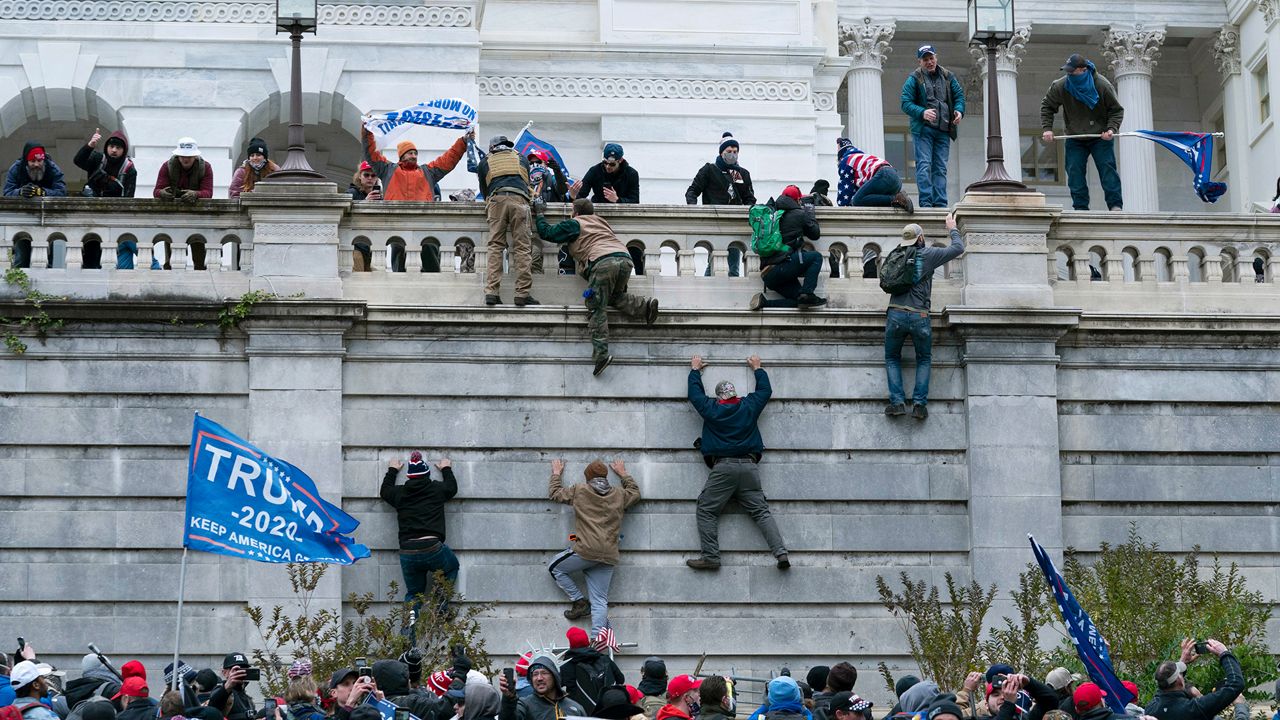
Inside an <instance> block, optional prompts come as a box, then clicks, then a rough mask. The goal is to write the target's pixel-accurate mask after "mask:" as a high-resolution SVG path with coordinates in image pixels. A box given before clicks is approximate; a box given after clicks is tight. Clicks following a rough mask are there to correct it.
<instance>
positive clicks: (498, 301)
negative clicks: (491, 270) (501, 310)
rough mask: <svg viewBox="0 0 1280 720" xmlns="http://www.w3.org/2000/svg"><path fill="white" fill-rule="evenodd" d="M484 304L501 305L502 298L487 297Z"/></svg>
mask: <svg viewBox="0 0 1280 720" xmlns="http://www.w3.org/2000/svg"><path fill="white" fill-rule="evenodd" d="M484 304H485V305H501V304H502V298H500V297H498V296H497V295H485V296H484Z"/></svg>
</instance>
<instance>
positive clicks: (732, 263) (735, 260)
mask: <svg viewBox="0 0 1280 720" xmlns="http://www.w3.org/2000/svg"><path fill="white" fill-rule="evenodd" d="M741 263H742V251H741V250H739V249H738V248H736V247H731V248H729V277H738V276H739V270H740V269H741V267H742V265H741ZM637 267H640V268H643V267H644V265H643V263H641V265H639V266H637ZM639 274H641V275H643V274H644V273H639ZM702 276H703V277H711V258H709V257H708V258H707V271H706V272H704V273H702Z"/></svg>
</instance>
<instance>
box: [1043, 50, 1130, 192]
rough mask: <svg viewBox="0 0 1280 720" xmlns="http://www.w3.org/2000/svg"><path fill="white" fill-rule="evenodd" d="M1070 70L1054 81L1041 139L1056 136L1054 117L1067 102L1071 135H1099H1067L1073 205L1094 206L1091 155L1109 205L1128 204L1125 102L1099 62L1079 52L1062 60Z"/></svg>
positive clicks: (1045, 105)
mask: <svg viewBox="0 0 1280 720" xmlns="http://www.w3.org/2000/svg"><path fill="white" fill-rule="evenodd" d="M1062 69H1063V70H1064V71H1066V73H1067V74H1066V75H1063V76H1062V77H1060V78H1058V79H1057V80H1055V81H1054V82H1053V84H1052V85H1050V86H1049V91H1048V92H1046V93H1045V95H1044V99H1043V100H1042V101H1041V102H1040V127H1041V129H1043V130H1044V132H1043V134H1042V137H1041V139H1042V140H1044V142H1045V143H1051V142H1053V118H1054V116H1055V115H1057V114H1058V108H1062V120H1063V122H1064V123H1065V124H1066V128H1067V132H1066V134H1067V135H1095V136H1096V137H1094V138H1089V139H1080V138H1076V139H1070V140H1067V141H1066V143H1067V146H1066V156H1067V186H1068V187H1069V188H1071V207H1072V208H1074V209H1076V210H1088V209H1089V181H1088V172H1089V158H1090V157H1092V158H1093V164H1094V167H1096V168H1097V169H1098V179H1099V180H1100V181H1101V182H1102V192H1103V195H1105V196H1106V201H1107V209H1108V210H1123V209H1124V196H1123V195H1122V193H1121V187H1120V173H1119V172H1118V171H1117V170H1116V148H1115V140H1114V138H1115V134H1116V133H1118V132H1120V124H1121V123H1122V122H1124V108H1123V107H1121V105H1120V100H1119V98H1117V97H1116V91H1115V88H1114V87H1112V86H1111V83H1110V82H1109V81H1108V80H1107V79H1106V78H1104V77H1102V76H1101V75H1099V74H1098V69H1097V68H1096V67H1094V65H1093V62H1091V61H1089V60H1086V59H1084V57H1083V56H1081V55H1079V54H1078V53H1077V54H1073V55H1072V56H1071V57H1069V58H1067V62H1066V64H1064V65H1063V66H1062Z"/></svg>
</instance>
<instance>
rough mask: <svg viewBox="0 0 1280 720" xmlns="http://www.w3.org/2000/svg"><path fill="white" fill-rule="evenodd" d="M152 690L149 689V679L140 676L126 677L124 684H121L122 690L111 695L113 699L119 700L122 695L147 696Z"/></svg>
mask: <svg viewBox="0 0 1280 720" xmlns="http://www.w3.org/2000/svg"><path fill="white" fill-rule="evenodd" d="M150 694H151V691H150V690H148V689H147V681H146V680H143V679H142V678H140V677H138V676H136V675H135V676H133V677H129V678H125V681H124V684H123V685H121V686H120V692H118V693H116V694H115V695H112V696H111V699H112V700H118V699H120V698H121V697H126V696H127V697H147V696H148V695H150Z"/></svg>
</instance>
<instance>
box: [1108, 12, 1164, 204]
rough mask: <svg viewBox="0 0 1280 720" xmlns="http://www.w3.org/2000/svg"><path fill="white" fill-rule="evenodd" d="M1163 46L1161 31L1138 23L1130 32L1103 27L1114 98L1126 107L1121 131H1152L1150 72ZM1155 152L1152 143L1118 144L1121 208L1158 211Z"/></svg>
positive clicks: (1119, 142)
mask: <svg viewBox="0 0 1280 720" xmlns="http://www.w3.org/2000/svg"><path fill="white" fill-rule="evenodd" d="M1163 44H1164V28H1163V27H1160V28H1148V27H1145V26H1143V25H1140V24H1139V25H1135V26H1133V27H1131V28H1122V27H1114V26H1113V27H1111V28H1108V29H1107V32H1106V37H1105V38H1104V39H1103V43H1102V50H1103V54H1104V55H1106V57H1107V58H1108V59H1109V60H1111V69H1112V73H1113V75H1114V78H1115V84H1116V95H1117V96H1119V99H1120V104H1121V105H1122V106H1123V107H1124V123H1123V124H1122V125H1121V126H1120V131H1121V132H1127V131H1130V130H1151V129H1153V128H1154V113H1153V112H1152V108H1151V73H1152V71H1153V70H1154V69H1155V66H1156V58H1158V57H1159V56H1160V46H1161V45H1163ZM1155 152H1156V146H1155V143H1152V142H1149V141H1144V140H1141V139H1129V140H1118V141H1116V156H1117V157H1116V160H1117V162H1118V163H1119V166H1120V182H1121V183H1122V184H1123V185H1124V209H1125V210H1128V211H1130V212H1156V211H1158V210H1159V209H1160V195H1159V188H1158V186H1157V178H1156V155H1155Z"/></svg>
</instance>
